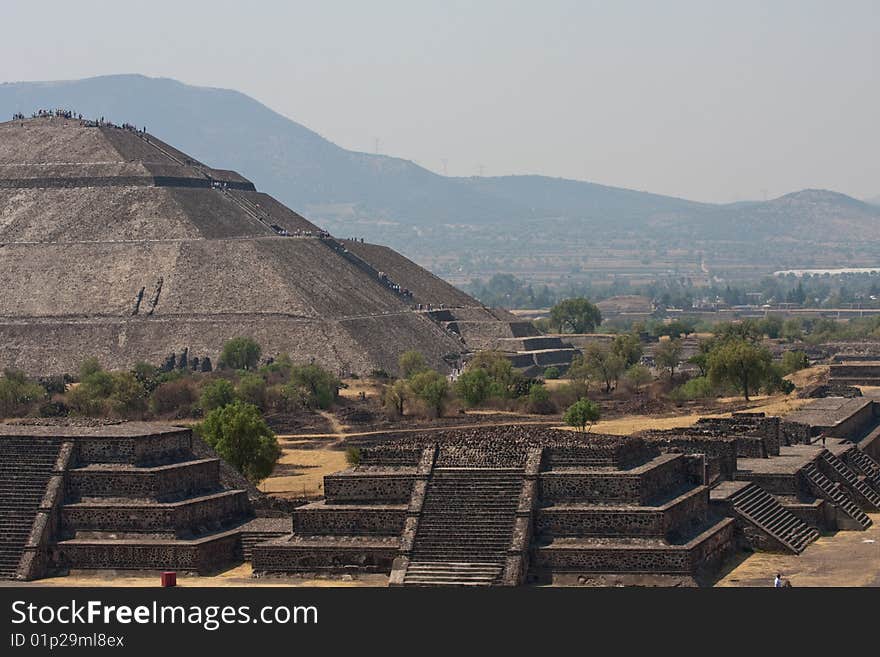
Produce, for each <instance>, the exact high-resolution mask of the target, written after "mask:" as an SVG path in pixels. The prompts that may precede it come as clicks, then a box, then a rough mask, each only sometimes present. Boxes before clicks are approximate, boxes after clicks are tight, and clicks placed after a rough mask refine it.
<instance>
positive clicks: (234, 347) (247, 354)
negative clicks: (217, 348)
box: [220, 337, 262, 370]
mask: <svg viewBox="0 0 880 657" xmlns="http://www.w3.org/2000/svg"><path fill="white" fill-rule="evenodd" d="M261 353H262V349H261V348H260V345H259V344H257V343H256V342H255V341H254V340H251V339H250V338H243V337H238V338H232V340H230V341H229V342H227V343H226V344H224V345H223V351H222V352H221V354H220V362H221V363H223V364H224V365H225V366H226V367H231V368H232V369H234V370H253V369H256V368H257V363H259V362H260V354H261Z"/></svg>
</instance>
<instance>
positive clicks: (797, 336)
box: [782, 317, 804, 342]
mask: <svg viewBox="0 0 880 657" xmlns="http://www.w3.org/2000/svg"><path fill="white" fill-rule="evenodd" d="M803 338H804V323H803V322H802V321H801V320H800V319H799V318H798V317H792V318H790V319H787V320H785V321H784V322H783V323H782V339H783V340H786V341H787V342H795V341H796V340H803Z"/></svg>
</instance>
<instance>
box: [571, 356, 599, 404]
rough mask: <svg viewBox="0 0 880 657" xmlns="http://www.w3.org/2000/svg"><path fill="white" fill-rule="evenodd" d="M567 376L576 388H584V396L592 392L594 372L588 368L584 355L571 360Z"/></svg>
mask: <svg viewBox="0 0 880 657" xmlns="http://www.w3.org/2000/svg"><path fill="white" fill-rule="evenodd" d="M567 375H568V378H569V379H570V380H571V382H572V383H573V384H574V385H575V386H577V387H579V388H582V394H583V395H586V394H587V393H589V392H590V381H591V380H592V378H593V372H592V371H591V370H590V368H589V367H588V366H587V363H586V360H585V359H584V355H583V354H579V355H577V356H575V357H574V358H572V359H571V365H569V366H568V372H567Z"/></svg>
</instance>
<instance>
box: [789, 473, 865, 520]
mask: <svg viewBox="0 0 880 657" xmlns="http://www.w3.org/2000/svg"><path fill="white" fill-rule="evenodd" d="M803 473H804V476H805V477H806V478H807V481H808V482H809V484H810V486H811V487H812V488H813V492H814V493H815V494H816V496H817V497H821V498H822V499H824V500H827V501H828V502H831V503H832V504H834V506H836V507H837V508H838V509H839V510H840V512H841V513H843V514H844V515H845V516H846V517H848V518H849V519H851V520H852V521H853V523H854V524H855V526H856V527H858V528H861V529H867V528H868V527H870V526H871V524H872V523H871V519H870V518H869V517H868V515H867V514H866V513H865V512H864V511H862V510H861V509H860V508H859V505H858V504H856V503H855V501H854V500H853V499H852V497H850V495H849V493H848V492H846V490H844V489H843V488H842V487H841V486H840V485H839V484H835V483H834V482H833V481H831V480H830V479H829V478H828V477H826V476H825V475H824V474H822V472H820V470H819V468H818V467H817V466H816V463H815V462H813V463H809V464H808V465H807V466H806V467H805V468H804V469H803Z"/></svg>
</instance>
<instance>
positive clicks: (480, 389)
mask: <svg viewBox="0 0 880 657" xmlns="http://www.w3.org/2000/svg"><path fill="white" fill-rule="evenodd" d="M491 391H492V379H491V378H490V377H489V373H488V372H487V371H486V370H484V369H483V368H481V367H477V368H475V369H469V370H466V371H464V372H462V373H461V374H460V375H459V377H458V379H457V380H456V381H455V392H456V394H457V395H458V396H459V397H461V399H462V400H464V402H465V404H467V405H468V406H479V405H480V404H482V403H483V402H484V401H486V399H487V398H488V397H489V394H490V393H491Z"/></svg>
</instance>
